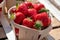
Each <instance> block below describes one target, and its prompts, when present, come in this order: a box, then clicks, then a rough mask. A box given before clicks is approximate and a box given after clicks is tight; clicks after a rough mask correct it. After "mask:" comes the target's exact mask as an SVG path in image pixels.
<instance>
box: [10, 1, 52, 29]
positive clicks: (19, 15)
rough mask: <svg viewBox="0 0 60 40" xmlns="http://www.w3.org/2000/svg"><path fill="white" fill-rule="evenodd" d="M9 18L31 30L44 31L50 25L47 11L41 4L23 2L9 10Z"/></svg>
mask: <svg viewBox="0 0 60 40" xmlns="http://www.w3.org/2000/svg"><path fill="white" fill-rule="evenodd" d="M11 14H13V15H15V17H14V16H13V15H11ZM10 16H12V17H10V18H11V19H13V20H14V22H15V23H17V24H19V25H23V26H25V27H28V28H32V29H45V28H47V27H49V25H50V24H51V19H50V16H49V10H48V9H46V8H45V6H44V5H43V4H42V3H36V4H35V3H31V2H24V3H21V4H19V5H16V7H15V8H12V9H11V10H10Z"/></svg>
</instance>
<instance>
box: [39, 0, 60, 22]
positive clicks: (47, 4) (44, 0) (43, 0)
mask: <svg viewBox="0 0 60 40" xmlns="http://www.w3.org/2000/svg"><path fill="white" fill-rule="evenodd" d="M38 1H39V2H41V3H42V4H44V5H45V7H46V8H47V9H49V10H50V12H51V13H52V14H53V15H54V16H55V17H56V18H57V19H58V20H59V21H60V11H59V10H58V9H57V8H56V7H54V6H53V5H52V4H51V3H50V2H49V1H48V0H38Z"/></svg>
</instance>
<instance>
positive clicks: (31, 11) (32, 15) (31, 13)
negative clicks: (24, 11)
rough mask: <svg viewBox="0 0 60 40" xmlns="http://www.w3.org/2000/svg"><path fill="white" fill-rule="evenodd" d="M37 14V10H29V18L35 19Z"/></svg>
mask: <svg viewBox="0 0 60 40" xmlns="http://www.w3.org/2000/svg"><path fill="white" fill-rule="evenodd" d="M36 14H37V11H36V10H35V9H33V8H32V9H28V16H29V17H32V18H34V16H35V15H36Z"/></svg>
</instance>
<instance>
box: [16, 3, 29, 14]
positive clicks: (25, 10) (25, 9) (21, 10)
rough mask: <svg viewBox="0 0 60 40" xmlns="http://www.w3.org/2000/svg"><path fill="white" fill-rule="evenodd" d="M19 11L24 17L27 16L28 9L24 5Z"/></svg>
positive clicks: (21, 5) (20, 6)
mask: <svg viewBox="0 0 60 40" xmlns="http://www.w3.org/2000/svg"><path fill="white" fill-rule="evenodd" d="M17 11H18V12H22V13H23V14H24V15H27V12H28V9H27V6H26V5H25V4H23V3H22V4H20V5H19V6H18V8H17Z"/></svg>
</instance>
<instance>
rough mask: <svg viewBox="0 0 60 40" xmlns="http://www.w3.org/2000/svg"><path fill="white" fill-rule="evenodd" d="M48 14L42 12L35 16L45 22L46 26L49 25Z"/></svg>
mask: <svg viewBox="0 0 60 40" xmlns="http://www.w3.org/2000/svg"><path fill="white" fill-rule="evenodd" d="M48 18H49V17H48V14H47V13H46V12H42V13H40V14H37V15H36V16H35V21H36V20H40V21H42V23H43V26H44V27H46V26H47V25H48Z"/></svg>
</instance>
